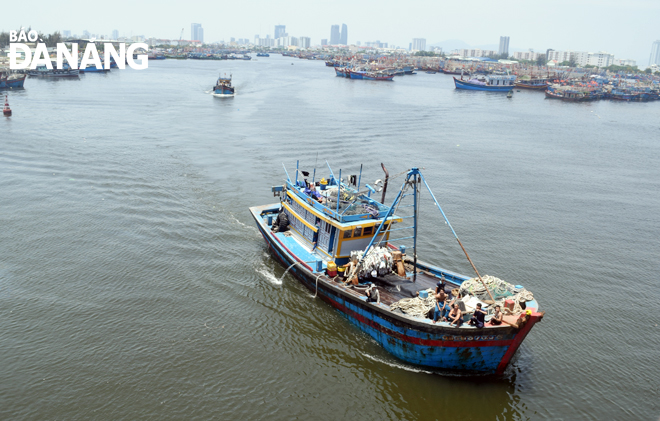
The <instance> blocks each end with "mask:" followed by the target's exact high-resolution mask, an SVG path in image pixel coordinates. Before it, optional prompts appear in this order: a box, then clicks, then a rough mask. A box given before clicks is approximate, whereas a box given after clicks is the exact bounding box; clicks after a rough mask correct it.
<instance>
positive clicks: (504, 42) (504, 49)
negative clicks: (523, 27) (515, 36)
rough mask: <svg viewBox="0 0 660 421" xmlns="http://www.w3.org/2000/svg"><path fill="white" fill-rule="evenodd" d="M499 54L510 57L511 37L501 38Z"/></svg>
mask: <svg viewBox="0 0 660 421" xmlns="http://www.w3.org/2000/svg"><path fill="white" fill-rule="evenodd" d="M497 54H500V55H501V54H506V55H509V37H500V49H499V50H498V52H497Z"/></svg>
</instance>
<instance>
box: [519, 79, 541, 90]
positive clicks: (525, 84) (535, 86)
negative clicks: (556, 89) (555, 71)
mask: <svg viewBox="0 0 660 421" xmlns="http://www.w3.org/2000/svg"><path fill="white" fill-rule="evenodd" d="M515 85H516V88H522V89H532V90H537V91H544V90H546V89H547V88H548V79H544V78H536V79H521V80H516V82H515Z"/></svg>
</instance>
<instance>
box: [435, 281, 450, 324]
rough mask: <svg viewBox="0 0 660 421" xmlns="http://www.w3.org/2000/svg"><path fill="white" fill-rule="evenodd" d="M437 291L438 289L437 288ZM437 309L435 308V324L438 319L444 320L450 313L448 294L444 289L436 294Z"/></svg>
mask: <svg viewBox="0 0 660 421" xmlns="http://www.w3.org/2000/svg"><path fill="white" fill-rule="evenodd" d="M436 291H437V289H436ZM435 301H436V302H435V309H434V310H433V323H434V324H435V323H436V322H437V321H438V319H440V320H442V319H444V317H445V316H446V315H447V313H449V309H450V307H449V305H447V294H445V291H444V289H441V290H440V292H438V293H437V294H435Z"/></svg>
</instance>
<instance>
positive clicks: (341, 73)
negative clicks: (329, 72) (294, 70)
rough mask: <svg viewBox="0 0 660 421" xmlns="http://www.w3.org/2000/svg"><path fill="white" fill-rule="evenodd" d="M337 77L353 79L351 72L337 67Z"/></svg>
mask: <svg viewBox="0 0 660 421" xmlns="http://www.w3.org/2000/svg"><path fill="white" fill-rule="evenodd" d="M291 64H293V63H291ZM335 75H337V76H339V77H351V72H350V70H348V69H347V68H345V67H335Z"/></svg>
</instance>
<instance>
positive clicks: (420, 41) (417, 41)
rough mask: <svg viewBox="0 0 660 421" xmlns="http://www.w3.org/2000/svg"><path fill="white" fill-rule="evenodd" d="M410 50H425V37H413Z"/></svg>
mask: <svg viewBox="0 0 660 421" xmlns="http://www.w3.org/2000/svg"><path fill="white" fill-rule="evenodd" d="M411 50H412V51H425V50H426V38H413V40H412V48H411Z"/></svg>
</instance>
